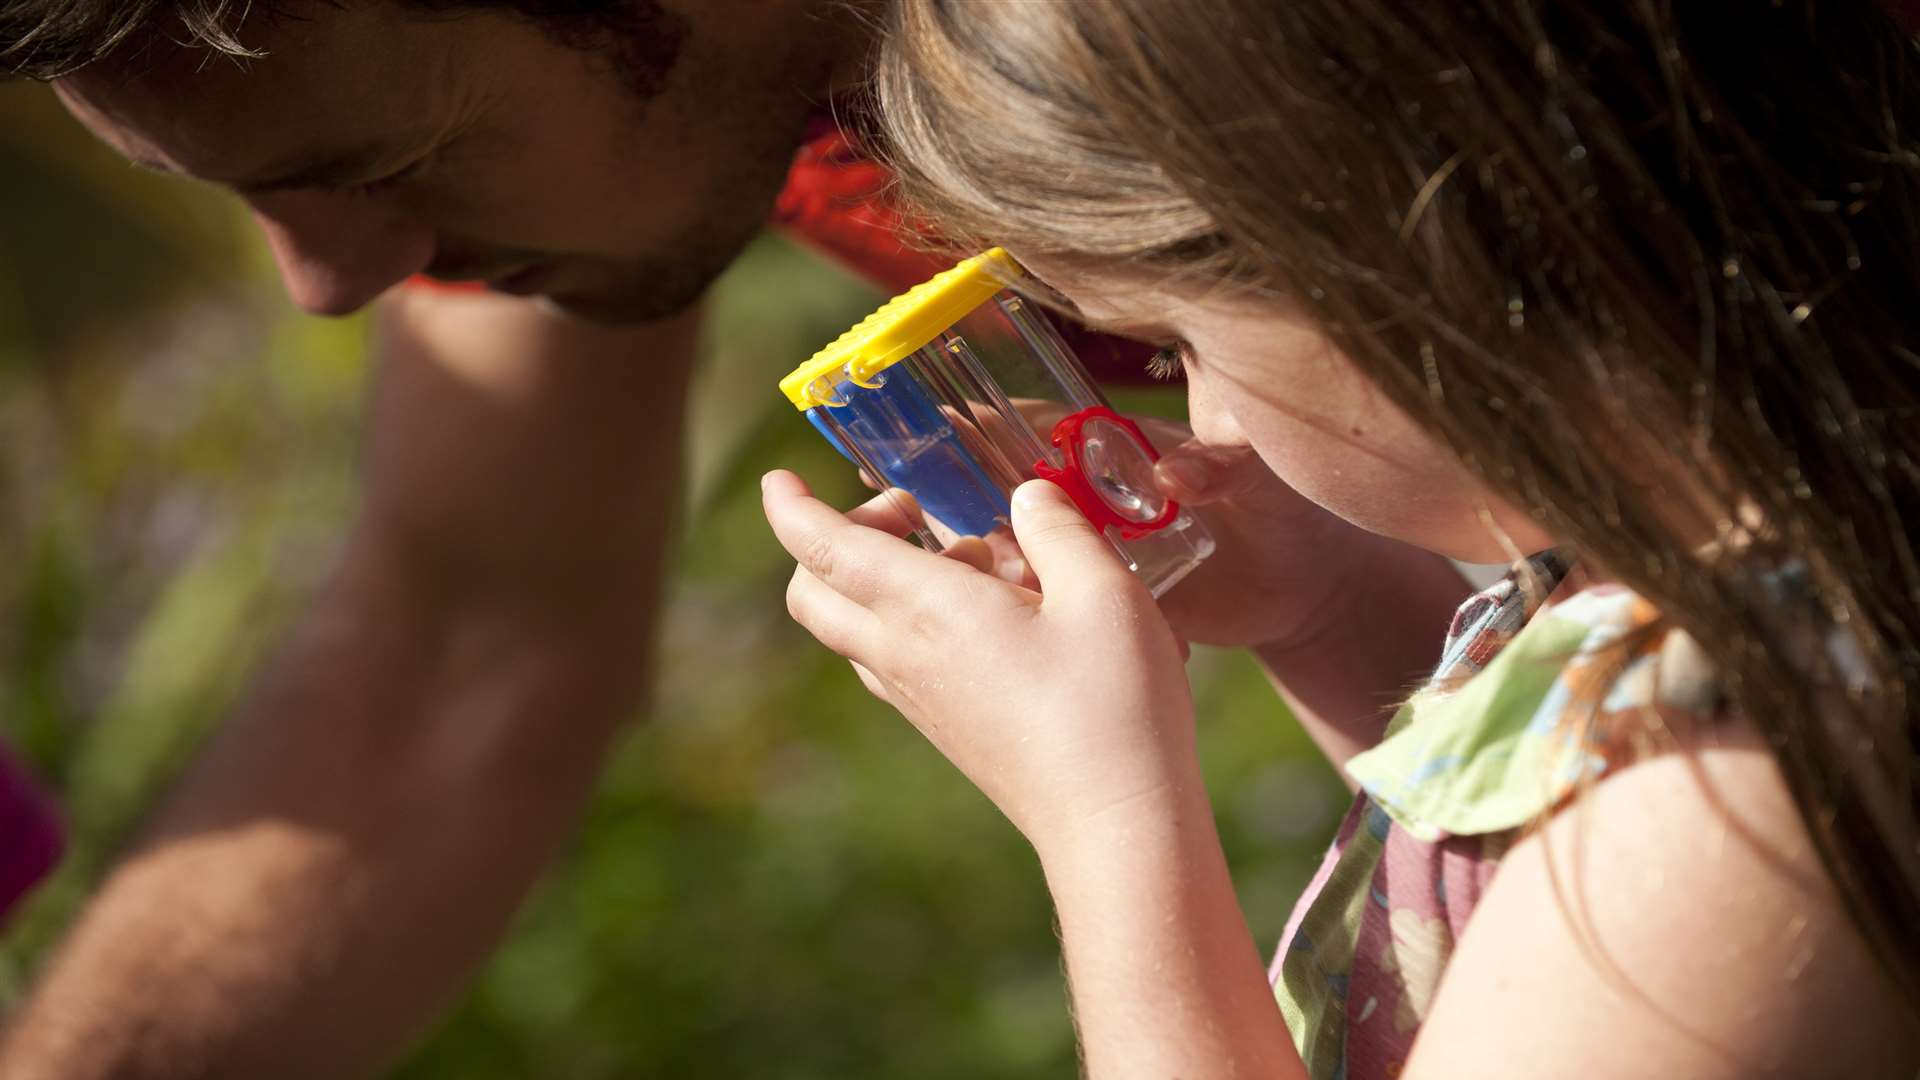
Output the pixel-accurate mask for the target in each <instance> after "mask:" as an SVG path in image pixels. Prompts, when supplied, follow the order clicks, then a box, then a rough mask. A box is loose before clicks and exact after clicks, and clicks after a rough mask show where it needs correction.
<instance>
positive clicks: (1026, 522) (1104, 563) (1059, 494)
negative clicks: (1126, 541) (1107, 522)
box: [1013, 480, 1127, 593]
mask: <svg viewBox="0 0 1920 1080" xmlns="http://www.w3.org/2000/svg"><path fill="white" fill-rule="evenodd" d="M1013 537H1014V539H1015V540H1018V541H1019V542H1020V551H1021V553H1022V554H1023V555H1025V556H1026V559H1027V565H1028V566H1029V567H1031V568H1032V569H1033V573H1034V576H1035V577H1036V578H1038V579H1039V581H1040V591H1041V592H1043V593H1044V592H1047V591H1048V590H1057V589H1061V588H1066V589H1072V588H1074V587H1076V585H1079V584H1085V585H1097V584H1102V583H1105V582H1107V581H1110V580H1111V576H1112V575H1113V574H1115V573H1116V572H1117V573H1119V574H1121V575H1125V574H1126V573H1127V569H1126V567H1125V566H1124V565H1122V564H1121V562H1120V558H1119V556H1118V555H1117V554H1115V552H1114V550H1113V545H1111V544H1109V543H1107V540H1106V538H1105V537H1103V536H1101V535H1100V532H1099V530H1097V529H1095V528H1094V527H1093V524H1092V523H1091V522H1089V521H1088V520H1087V519H1086V517H1085V516H1084V515H1082V514H1081V513H1080V508H1079V507H1077V506H1075V505H1074V504H1073V500H1072V499H1070V498H1068V497H1067V493H1066V492H1064V491H1062V490H1060V487H1059V485H1057V484H1054V483H1052V482H1050V481H1047V480H1029V481H1027V482H1026V483H1024V484H1021V485H1020V486H1019V487H1018V488H1016V489H1015V490H1014V493H1013Z"/></svg>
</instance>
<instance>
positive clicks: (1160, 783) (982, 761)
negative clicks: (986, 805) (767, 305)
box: [762, 471, 1195, 848]
mask: <svg viewBox="0 0 1920 1080" xmlns="http://www.w3.org/2000/svg"><path fill="white" fill-rule="evenodd" d="M762 488H763V503H764V506H765V509H766V514H767V521H768V523H769V524H771V525H772V526H773V531H774V533H775V535H776V536H777V537H778V538H779V540H780V543H781V545H782V546H784V547H785V548H786V549H787V551H788V552H789V553H791V554H792V555H793V556H794V558H795V559H796V560H798V562H799V566H798V567H797V568H796V569H795V570H794V574H793V581H792V583H791V584H790V585H789V587H788V589H787V609H788V611H790V612H791V613H792V614H793V617H794V618H795V619H796V620H797V621H799V623H800V624H801V625H802V626H805V627H806V628H807V630H808V631H810V632H811V633H812V634H813V635H814V637H816V638H818V639H820V641H821V643H822V644H824V645H826V646H827V647H828V648H830V649H832V650H833V651H835V652H837V653H839V654H840V655H842V656H845V657H846V658H848V659H849V660H851V661H853V663H854V665H855V667H856V669H857V670H859V671H860V673H861V678H862V679H863V680H864V681H865V682H866V684H867V686H868V688H869V689H871V690H872V691H873V692H874V693H875V694H877V695H879V696H880V697H881V698H882V699H884V700H885V701H887V702H888V703H889V704H891V705H893V706H894V707H895V708H897V709H899V710H900V712H901V713H902V714H904V715H905V716H906V717H907V719H908V720H910V721H912V722H913V725H914V726H915V727H917V728H919V729H920V732H921V734H923V735H925V736H926V737H927V739H928V740H929V741H930V742H932V743H933V744H934V746H936V747H937V748H939V750H940V752H941V753H942V754H945V755H946V756H947V758H948V760H950V761H952V762H953V763H954V764H955V765H956V766H958V767H959V768H960V770H961V771H962V772H964V773H965V774H966V775H967V777H968V779H970V780H972V781H973V782H974V784H975V785H976V786H978V787H979V788H980V790H981V791H982V792H984V793H985V794H986V795H987V797H988V798H990V799H992V800H993V802H994V804H995V805H996V806H998V807H999V808H1000V810H1001V812H1002V813H1004V814H1005V815H1006V816H1007V818H1008V819H1009V820H1010V821H1012V822H1013V824H1014V826H1015V827H1017V828H1018V829H1020V831H1021V832H1022V833H1024V834H1025V835H1026V836H1027V838H1028V840H1029V841H1030V842H1032V843H1033V844H1034V845H1035V847H1036V848H1042V847H1045V846H1046V845H1047V844H1049V843H1051V842H1052V841H1054V840H1056V839H1059V838H1062V837H1064V836H1066V835H1068V834H1070V833H1071V832H1072V831H1074V830H1075V829H1076V828H1077V827H1078V826H1081V825H1084V824H1086V823H1088V822H1091V821H1092V820H1094V819H1095V818H1098V817H1101V816H1103V815H1108V814H1110V813H1111V812H1114V811H1116V810H1129V811H1130V810H1131V809H1133V808H1138V809H1140V810H1142V811H1145V812H1147V813H1152V812H1153V809H1154V808H1155V806H1156V805H1157V804H1158V803H1159V802H1160V801H1161V800H1162V798H1163V797H1170V796H1171V795H1172V793H1173V791H1174V789H1176V788H1185V787H1187V786H1190V778H1191V777H1192V776H1194V775H1195V766H1194V763H1193V756H1194V749H1193V709H1192V701H1191V698H1190V696H1189V693H1188V687H1187V681H1186V672H1185V670H1184V669H1183V667H1182V661H1183V658H1184V647H1183V645H1182V644H1181V642H1180V641H1179V640H1178V639H1177V638H1176V637H1175V635H1174V633H1173V631H1172V630H1171V629H1170V628H1169V627H1168V625H1167V623H1166V621H1165V620H1164V619H1163V618H1162V617H1161V615H1160V613H1159V610H1158V609H1157V608H1156V607H1155V606H1154V603H1153V599H1152V597H1150V596H1149V595H1148V593H1147V590H1146V588H1145V586H1143V585H1142V584H1141V583H1140V581H1139V579H1138V578H1136V577H1134V576H1133V574H1131V573H1130V572H1128V570H1127V568H1126V567H1125V566H1124V565H1123V564H1122V563H1121V562H1120V561H1119V559H1118V557H1117V556H1116V555H1115V554H1114V552H1113V549H1112V548H1111V547H1109V546H1108V544H1107V542H1106V541H1105V540H1104V539H1102V538H1101V537H1100V535H1099V534H1098V533H1096V532H1095V531H1094V530H1093V527H1092V526H1090V525H1089V524H1087V521H1086V519H1085V518H1083V517H1082V516H1081V515H1080V512H1079V510H1078V509H1076V508H1075V507H1074V505H1073V503H1072V502H1071V501H1070V500H1069V499H1068V498H1067V496H1066V494H1065V493H1064V492H1062V491H1061V490H1060V489H1059V488H1057V487H1055V486H1054V485H1053V484H1050V483H1047V482H1045V481H1038V480H1036V481H1030V482H1028V483H1026V484H1024V485H1022V486H1021V487H1020V488H1019V489H1018V490H1017V491H1015V492H1014V495H1013V531H1014V535H1015V537H1016V538H1017V539H1018V540H1019V542H1020V546H1021V549H1022V550H1023V552H1024V555H1025V559H1026V561H1027V563H1028V565H1029V567H1030V569H1031V572H1032V573H1033V575H1034V577H1035V579H1036V580H1037V581H1038V582H1039V585H1040V591H1038V592H1036V591H1034V590H1033V589H1029V588H1026V587H1024V586H1022V585H1018V584H1014V583H1012V582H1009V581H1006V580H1004V579H1002V578H999V577H996V576H994V575H993V574H991V573H987V572H984V571H983V570H982V569H981V568H980V566H981V565H985V564H986V563H987V562H989V561H990V560H988V559H986V558H977V559H975V558H969V557H968V555H967V552H966V550H965V549H962V550H961V552H960V555H961V557H960V558H947V557H943V556H940V555H934V554H930V553H928V552H926V551H923V550H921V549H919V548H917V547H914V546H913V545H912V544H909V543H907V542H906V541H904V540H901V539H899V538H897V536H894V535H889V534H888V532H886V531H882V529H880V528H873V527H869V526H867V525H862V524H859V523H856V522H855V521H851V520H849V519H848V516H847V515H842V514H841V513H839V512H838V511H836V510H834V509H832V508H831V507H829V506H827V505H826V504H824V503H822V502H820V501H818V500H817V499H814V498H813V497H812V496H811V495H810V494H809V493H808V491H807V488H806V486H805V485H804V484H803V483H802V482H801V481H800V478H799V477H797V476H795V475H793V474H792V473H790V472H785V471H778V472H773V473H769V474H767V476H766V477H765V478H764V479H763V480H762ZM882 505H883V503H882ZM856 513H857V514H859V515H860V516H861V517H863V518H865V519H867V520H870V521H874V522H875V523H876V524H880V525H882V526H883V527H885V528H888V529H892V530H893V531H896V532H904V531H905V526H906V523H905V522H903V521H900V520H898V515H897V514H890V513H889V512H887V511H884V510H881V509H880V508H879V505H876V504H869V506H868V507H863V508H862V509H861V510H860V511H857V512H856ZM1043 594H1044V595H1043ZM1181 795H1182V797H1190V795H1191V792H1190V791H1182V792H1181Z"/></svg>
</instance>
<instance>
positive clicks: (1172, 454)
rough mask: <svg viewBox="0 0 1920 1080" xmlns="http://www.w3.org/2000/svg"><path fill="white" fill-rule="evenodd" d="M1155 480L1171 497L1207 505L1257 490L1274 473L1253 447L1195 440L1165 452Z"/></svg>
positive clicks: (1163, 491)
mask: <svg viewBox="0 0 1920 1080" xmlns="http://www.w3.org/2000/svg"><path fill="white" fill-rule="evenodd" d="M1153 479H1154V484H1155V486H1156V487H1158V488H1159V489H1160V493H1161V494H1163V495H1165V496H1167V497H1168V498H1170V499H1175V500H1177V501H1179V502H1183V503H1188V504H1190V505H1193V506H1204V505H1206V504H1208V503H1212V502H1219V501H1220V500H1222V499H1231V498H1234V497H1236V496H1241V495H1246V494H1248V493H1250V492H1253V491H1257V490H1259V488H1260V486H1261V485H1262V484H1264V483H1271V482H1272V481H1273V476H1272V473H1271V471H1270V470H1269V469H1268V468H1267V464H1266V462H1264V461H1261V460H1260V455H1258V454H1256V453H1254V452H1253V448H1252V447H1250V446H1208V445H1207V444H1205V443H1203V442H1201V441H1200V440H1198V439H1192V440H1189V441H1187V442H1184V443H1181V444H1179V445H1178V446H1175V447H1173V448H1172V449H1170V450H1165V451H1162V453H1161V455H1160V460H1159V462H1157V463H1156V464H1155V465H1154V467H1153Z"/></svg>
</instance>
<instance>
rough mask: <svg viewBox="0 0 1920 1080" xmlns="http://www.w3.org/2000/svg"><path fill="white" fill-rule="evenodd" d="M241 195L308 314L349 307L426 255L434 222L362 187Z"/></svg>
mask: <svg viewBox="0 0 1920 1080" xmlns="http://www.w3.org/2000/svg"><path fill="white" fill-rule="evenodd" d="M247 203H248V205H249V206H250V207H252V209H253V216H254V218H255V220H257V221H259V223H260V228H261V230H262V231H263V232H265V233H266V236H267V246H268V247H269V248H271V249H272V250H273V259H274V262H275V263H276V264H278V266H279V268H280V279H281V280H282V281H283V282H285V284H286V287H287V295H288V296H289V297H291V298H292V299H293V302H294V303H295V304H297V305H298V306H299V307H300V308H301V309H303V310H305V311H309V312H312V313H313V314H315V315H345V314H348V313H350V312H353V311H356V310H358V309H359V308H361V307H363V306H365V305H366V304H367V303H368V302H370V301H371V300H373V298H374V297H376V296H379V295H380V294H381V293H383V292H385V291H387V289H389V288H391V287H392V286H394V285H396V284H398V283H399V282H401V281H403V280H405V279H406V278H408V277H410V276H412V275H414V274H417V273H419V272H420V271H422V270H424V269H425V268H426V266H427V264H428V263H429V262H430V261H432V259H433V246H434V236H433V230H431V229H429V228H428V227H426V226H425V225H422V224H420V223H419V222H418V221H415V220H414V219H413V218H411V217H409V216H408V215H406V214H404V213H402V212H400V211H399V210H397V209H394V208H392V207H390V206H385V205H383V204H381V203H380V202H378V201H376V200H373V199H370V198H367V197H366V196H363V195H356V194H353V193H349V192H337V191H310V190H301V191H277V192H272V193H268V194H261V195H254V196H251V197H249V198H248V199H247Z"/></svg>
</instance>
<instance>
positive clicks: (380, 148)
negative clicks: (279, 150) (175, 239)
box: [226, 143, 396, 195]
mask: <svg viewBox="0 0 1920 1080" xmlns="http://www.w3.org/2000/svg"><path fill="white" fill-rule="evenodd" d="M395 156H396V154H395V151H394V148H393V147H391V146H387V145H382V144H378V143H368V144H366V145H364V146H355V147H349V148H347V149H343V150H329V151H324V152H321V153H317V154H313V155H310V156H308V157H305V158H300V159H296V160H295V161H292V162H290V163H288V164H285V165H279V166H275V167H273V168H270V169H266V170H263V171H262V172H261V173H260V174H259V175H258V176H252V177H246V178H243V179H239V180H229V181H226V184H227V186H228V187H231V188H233V189H234V190H236V191H239V192H241V193H242V194H246V195H261V194H266V193H268V192H274V191H290V190H293V189H295V188H312V187H342V186H345V185H348V184H354V183H363V182H365V181H367V180H372V179H376V178H377V177H378V174H379V173H380V171H381V169H382V168H383V167H385V166H387V165H389V164H391V163H392V162H393V160H394V158H395Z"/></svg>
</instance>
